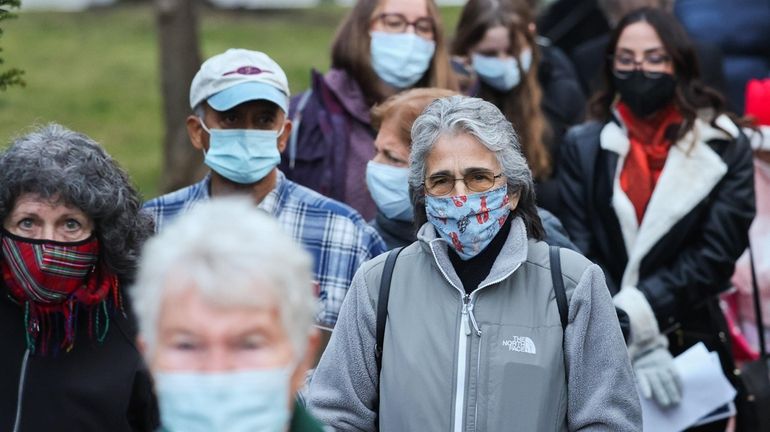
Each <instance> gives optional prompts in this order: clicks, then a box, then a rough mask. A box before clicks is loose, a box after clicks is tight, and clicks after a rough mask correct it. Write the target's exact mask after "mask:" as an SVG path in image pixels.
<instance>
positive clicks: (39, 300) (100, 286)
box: [0, 230, 120, 354]
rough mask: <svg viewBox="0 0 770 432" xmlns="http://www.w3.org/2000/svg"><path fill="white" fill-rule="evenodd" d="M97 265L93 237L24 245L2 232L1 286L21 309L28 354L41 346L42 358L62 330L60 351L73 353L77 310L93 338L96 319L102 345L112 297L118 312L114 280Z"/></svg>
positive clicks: (116, 284) (39, 241)
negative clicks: (83, 313)
mask: <svg viewBox="0 0 770 432" xmlns="http://www.w3.org/2000/svg"><path fill="white" fill-rule="evenodd" d="M98 262H99V241H98V240H97V239H96V238H95V237H91V238H88V239H86V240H83V241H80V242H73V243H62V242H54V241H49V240H32V239H26V238H23V237H18V236H15V235H13V234H11V233H9V232H7V231H5V230H3V231H2V259H1V260H0V268H1V270H2V277H3V282H4V283H5V285H6V286H7V287H8V291H9V293H10V296H11V298H13V299H14V300H16V301H17V302H19V303H20V304H21V305H22V306H23V307H24V309H25V311H24V319H25V326H26V330H27V347H28V348H29V349H30V351H32V352H34V351H35V347H36V345H37V342H38V340H40V341H41V348H42V351H43V353H44V354H45V353H46V351H47V345H48V343H49V342H50V340H51V339H52V338H53V337H54V336H53V334H52V333H53V332H54V331H55V330H56V329H57V328H58V327H63V329H64V335H63V336H62V341H61V343H60V345H59V347H60V348H64V349H65V350H67V351H69V350H71V349H72V347H73V346H74V343H75V325H76V323H77V313H78V309H79V308H85V309H86V311H87V312H89V313H90V317H91V321H90V323H91V325H90V326H89V332H90V333H91V334H93V324H92V323H93V320H94V318H95V319H96V323H97V333H98V334H97V339H98V340H99V341H100V342H101V341H102V340H103V339H104V337H105V336H106V332H107V328H108V325H109V321H108V320H109V314H108V313H107V299H108V297H111V298H112V300H113V306H115V307H119V306H120V299H119V294H118V280H117V277H116V276H115V275H114V274H113V273H112V272H110V271H108V270H107V269H105V268H104V266H103V265H99V264H98ZM100 309H101V310H100ZM100 315H101V316H100ZM56 320H61V323H59V322H57V321H56ZM100 320H101V321H102V324H101V325H100ZM60 324H61V325H60ZM99 327H101V329H99ZM41 335H42V337H40V336H41Z"/></svg>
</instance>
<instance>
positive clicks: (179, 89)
mask: <svg viewBox="0 0 770 432" xmlns="http://www.w3.org/2000/svg"><path fill="white" fill-rule="evenodd" d="M197 3H198V2H197V0H155V12H156V18H157V23H158V35H159V36H158V37H159V42H160V71H161V72H160V73H161V87H162V94H163V117H164V126H165V136H164V139H163V168H162V169H163V173H162V175H161V190H162V191H163V192H169V191H172V190H175V189H179V188H181V187H184V186H187V185H189V184H191V183H193V182H195V181H196V180H197V179H199V178H200V177H201V174H202V172H203V171H204V170H203V164H202V157H201V155H200V153H199V152H198V151H196V150H195V149H194V148H193V147H192V144H190V140H189V138H188V136H187V128H186V126H185V120H186V119H187V116H188V115H190V113H191V109H190V83H191V82H192V79H193V77H194V76H195V73H196V72H197V71H198V68H199V67H200V63H201V55H200V48H199V42H198V14H197Z"/></svg>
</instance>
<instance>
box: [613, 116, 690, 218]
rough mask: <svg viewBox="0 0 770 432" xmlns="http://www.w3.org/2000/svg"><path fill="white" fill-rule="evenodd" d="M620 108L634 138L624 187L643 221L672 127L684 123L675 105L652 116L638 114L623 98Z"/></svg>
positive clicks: (622, 180)
mask: <svg viewBox="0 0 770 432" xmlns="http://www.w3.org/2000/svg"><path fill="white" fill-rule="evenodd" d="M617 109H618V112H619V113H620V117H621V118H622V119H623V123H625V125H626V129H627V130H628V140H629V142H630V146H629V149H628V154H627V155H626V160H625V163H624V164H623V169H622V170H621V172H620V187H621V188H623V191H624V192H625V193H626V195H628V198H629V199H630V200H631V203H633V204H634V209H635V210H636V218H637V221H638V222H639V223H641V222H642V218H644V212H645V211H646V210H647V204H649V202H650V198H651V197H652V191H654V190H655V185H656V184H657V183H658V178H660V174H661V173H662V172H663V166H664V165H665V164H666V158H667V157H668V151H669V149H670V148H671V144H672V143H673V141H672V139H671V134H670V133H669V132H668V131H669V130H671V128H672V126H676V125H679V124H681V123H682V115H681V114H680V113H679V111H678V110H677V109H676V108H675V107H674V105H668V106H667V107H666V108H663V109H661V110H660V111H658V112H657V113H655V114H653V115H652V116H651V117H648V118H639V117H637V116H636V115H634V113H633V112H631V109H629V108H628V107H627V106H626V105H625V104H623V103H622V102H618V104H617Z"/></svg>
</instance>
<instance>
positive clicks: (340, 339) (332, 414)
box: [307, 266, 382, 431]
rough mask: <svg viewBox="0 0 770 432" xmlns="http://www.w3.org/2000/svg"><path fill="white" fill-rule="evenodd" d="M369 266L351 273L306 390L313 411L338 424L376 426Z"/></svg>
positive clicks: (351, 427)
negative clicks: (337, 313) (335, 321)
mask: <svg viewBox="0 0 770 432" xmlns="http://www.w3.org/2000/svg"><path fill="white" fill-rule="evenodd" d="M367 268H371V267H370V266H364V267H362V268H361V269H359V271H358V272H356V275H355V276H354V277H353V283H352V284H351V287H350V290H349V291H348V294H347V296H346V297H345V300H344V301H343V303H342V308H341V309H340V314H339V318H338V320H337V325H336V326H335V328H334V332H333V333H332V336H331V339H330V341H329V345H328V346H327V347H326V351H324V353H323V356H321V360H320V362H319V363H318V367H317V368H316V370H315V373H314V374H313V377H312V379H311V381H310V386H309V389H308V393H307V402H308V407H309V408H310V411H311V412H312V413H313V415H315V416H316V418H318V419H319V420H320V421H321V422H322V423H324V424H326V425H328V426H330V427H331V428H333V429H334V430H344V431H352V430H355V431H374V430H376V427H375V426H376V425H375V422H376V419H377V413H376V404H377V399H378V397H377V396H378V395H377V387H378V379H379V377H378V376H377V366H376V363H375V359H374V345H375V326H376V313H375V305H374V302H373V301H372V300H371V297H370V295H369V291H368V289H367V287H366V281H365V277H364V273H365V272H366V269H367ZM376 268H378V269H381V268H382V266H377V267H376Z"/></svg>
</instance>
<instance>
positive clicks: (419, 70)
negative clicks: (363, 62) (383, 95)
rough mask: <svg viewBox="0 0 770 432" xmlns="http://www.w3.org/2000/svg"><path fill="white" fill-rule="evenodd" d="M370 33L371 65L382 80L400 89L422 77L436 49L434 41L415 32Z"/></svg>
mask: <svg viewBox="0 0 770 432" xmlns="http://www.w3.org/2000/svg"><path fill="white" fill-rule="evenodd" d="M371 37H372V43H371V46H370V49H371V56H372V68H374V72H376V73H377V76H379V77H380V79H381V80H383V81H385V82H386V83H387V84H389V85H391V86H393V87H395V88H397V89H405V88H408V87H411V86H413V85H414V84H415V83H416V82H417V81H419V80H420V78H422V77H423V75H425V71H427V70H428V67H430V61H431V59H433V53H434V52H435V51H436V43H435V42H433V41H429V40H427V39H423V38H422V37H420V36H417V35H416V34H414V33H385V32H377V31H373V32H372V33H371Z"/></svg>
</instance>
